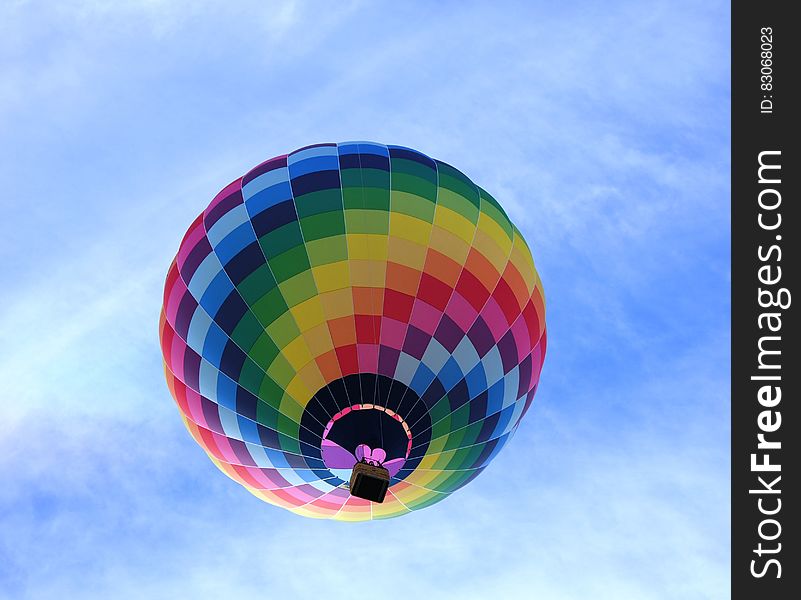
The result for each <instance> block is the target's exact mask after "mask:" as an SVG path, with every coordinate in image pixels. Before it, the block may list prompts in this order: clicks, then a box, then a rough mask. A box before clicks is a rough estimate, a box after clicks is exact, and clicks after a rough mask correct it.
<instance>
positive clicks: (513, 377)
mask: <svg viewBox="0 0 801 600" xmlns="http://www.w3.org/2000/svg"><path fill="white" fill-rule="evenodd" d="M519 384H520V370H519V369H518V368H517V367H515V368H514V369H512V370H511V371H509V372H508V373H507V374H506V377H504V378H503V385H504V387H505V388H506V393H505V394H504V395H503V405H504V407H507V406H509V405H510V404H512V403H514V402H517V386H518V385H519Z"/></svg>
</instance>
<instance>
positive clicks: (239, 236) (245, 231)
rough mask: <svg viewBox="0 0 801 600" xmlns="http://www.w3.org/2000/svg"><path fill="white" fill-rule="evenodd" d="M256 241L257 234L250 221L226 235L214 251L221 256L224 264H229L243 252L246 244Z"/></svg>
mask: <svg viewBox="0 0 801 600" xmlns="http://www.w3.org/2000/svg"><path fill="white" fill-rule="evenodd" d="M255 241H256V234H255V233H254V232H253V225H252V224H251V223H250V221H248V222H246V223H243V224H242V225H240V226H239V227H237V228H236V229H234V230H233V231H232V232H231V233H229V234H228V235H227V236H225V237H224V238H223V239H222V240H221V241H220V243H219V244H218V245H217V247H216V248H215V249H214V251H215V252H216V253H217V256H218V257H219V258H220V261H221V262H222V263H223V264H224V265H227V264H228V262H229V261H230V260H231V259H232V258H233V257H234V256H236V255H237V254H239V253H240V252H242V250H244V249H245V247H246V246H248V245H249V244H252V243H253V242H255Z"/></svg>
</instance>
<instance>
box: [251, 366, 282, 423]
mask: <svg viewBox="0 0 801 600" xmlns="http://www.w3.org/2000/svg"><path fill="white" fill-rule="evenodd" d="M282 396H284V390H283V388H282V387H281V386H279V385H278V384H277V383H276V382H275V381H273V379H272V378H271V377H269V376H267V375H264V377H263V379H262V381H261V387H259V399H260V400H262V402H264V403H266V404H269V409H270V410H269V411H268V410H267V408H262V407H261V406H260V404H262V402H260V403H259V404H258V405H256V415H257V416H258V415H259V414H260V412H259V411H261V412H262V413H265V415H267V414H268V413H269V414H272V417H271V421H270V423H269V425H268V424H267V423H264V424H265V425H268V426H269V427H270V428H271V429H276V427H277V423H278V421H277V419H278V409H277V407H278V406H279V404H280V402H281V397H282ZM270 411H272V412H270ZM259 423H262V421H261V420H259Z"/></svg>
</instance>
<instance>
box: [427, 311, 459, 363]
mask: <svg viewBox="0 0 801 600" xmlns="http://www.w3.org/2000/svg"><path fill="white" fill-rule="evenodd" d="M434 337H435V338H436V340H437V341H438V342H439V343H440V344H442V345H443V346H444V347H445V349H446V350H447V351H448V352H450V353H451V354H453V351H454V350H456V346H458V345H459V342H461V341H462V338H464V331H462V328H461V327H459V326H458V325H457V324H456V322H455V321H454V320H453V319H451V318H450V317H449V316H448V315H442V319H441V320H440V322H439V326H438V327H437V330H436V331H435V332H434Z"/></svg>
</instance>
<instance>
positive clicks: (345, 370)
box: [336, 344, 359, 376]
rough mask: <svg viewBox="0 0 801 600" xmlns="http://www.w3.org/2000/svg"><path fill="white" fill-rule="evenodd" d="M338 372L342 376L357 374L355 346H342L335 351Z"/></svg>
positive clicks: (357, 361) (357, 362) (357, 364)
mask: <svg viewBox="0 0 801 600" xmlns="http://www.w3.org/2000/svg"><path fill="white" fill-rule="evenodd" d="M336 353H337V360H338V361H339V370H340V371H342V375H343V376H345V375H353V374H355V373H358V372H359V359H358V357H357V354H356V344H352V345H350V346H342V347H340V348H337V349H336Z"/></svg>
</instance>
